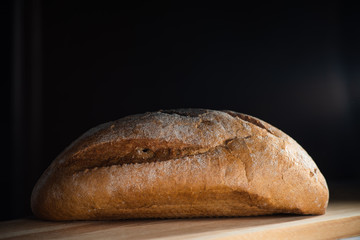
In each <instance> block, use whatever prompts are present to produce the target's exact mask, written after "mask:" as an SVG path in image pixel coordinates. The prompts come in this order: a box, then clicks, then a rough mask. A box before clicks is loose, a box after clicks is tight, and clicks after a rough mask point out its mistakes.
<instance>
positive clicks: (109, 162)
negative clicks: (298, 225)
mask: <svg viewBox="0 0 360 240" xmlns="http://www.w3.org/2000/svg"><path fill="white" fill-rule="evenodd" d="M328 197H329V193H328V188H327V185H326V181H325V179H324V177H323V176H322V174H321V173H320V171H319V169H318V168H317V166H316V164H315V163H314V162H313V160H312V159H311V157H310V156H309V155H308V154H307V153H306V152H305V150H304V149H302V148H301V146H300V145H299V144H297V143H296V142H295V141H294V140H293V139H292V138H290V137H289V136H287V135H286V134H285V133H283V132H282V131H280V130H278V129H277V128H275V127H273V126H271V125H270V124H268V123H265V122H264V121H261V120H259V119H257V118H254V117H251V116H249V115H246V114H240V113H235V112H232V111H213V110H205V109H179V110H168V111H159V112H154V113H145V114H140V115H133V116H129V117H125V118H122V119H120V120H117V121H114V122H110V123H106V124H103V125H100V126H98V127H96V128H94V129H91V130H89V131H88V132H87V133H85V134H84V135H83V136H81V137H80V138H79V139H77V140H76V141H75V142H74V143H72V144H71V145H70V146H69V147H68V148H67V149H65V150H64V152H63V153H61V154H60V155H59V156H58V157H57V158H56V159H55V160H54V162H53V163H52V164H51V165H50V167H49V168H48V169H47V170H46V171H45V173H44V174H43V176H42V177H41V178H40V179H39V181H38V183H37V184H36V186H35V187H34V190H33V194H32V199H31V200H32V201H31V206H32V209H33V212H34V214H35V215H36V216H38V217H40V218H44V219H50V220H81V219H87V220H98V219H128V218H174V217H205V216H249V215H263V214H273V213H298V214H323V213H324V212H325V209H326V207H327V203H328Z"/></svg>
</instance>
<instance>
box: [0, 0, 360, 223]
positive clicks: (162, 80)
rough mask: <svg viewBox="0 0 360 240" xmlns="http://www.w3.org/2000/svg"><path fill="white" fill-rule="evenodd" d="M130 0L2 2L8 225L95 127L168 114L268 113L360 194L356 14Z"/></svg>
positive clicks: (359, 29) (298, 6)
mask: <svg viewBox="0 0 360 240" xmlns="http://www.w3.org/2000/svg"><path fill="white" fill-rule="evenodd" d="M115 2H117V3H116V4H115ZM119 2H121V1H113V2H112V3H109V2H107V3H105V2H103V1H97V2H96V3H92V2H91V1H89V2H82V3H80V1H69V2H66V1H54V0H53V1H41V0H29V1H22V0H15V1H4V2H3V3H2V4H3V5H4V7H3V8H2V17H3V18H4V19H3V20H4V21H3V22H6V23H9V24H8V26H7V28H4V34H3V36H4V37H3V41H4V44H3V45H2V46H3V47H2V49H3V50H4V51H3V52H4V53H5V54H3V55H2V57H4V58H6V59H5V62H6V64H7V65H6V64H5V65H4V66H5V71H4V73H3V75H2V76H3V79H5V81H3V83H5V85H4V86H5V89H6V91H7V92H8V93H10V94H8V95H5V96H6V99H5V101H3V102H5V106H4V109H5V111H6V113H7V114H5V115H6V118H4V119H5V121H6V123H5V124H6V125H4V126H6V127H5V129H4V131H3V132H4V133H5V135H6V137H5V138H4V139H5V141H6V143H4V145H3V146H4V152H5V153H6V154H4V156H7V157H6V158H5V159H2V161H3V168H2V170H1V181H2V188H3V189H4V192H5V195H3V196H6V198H5V199H4V201H5V202H6V205H3V206H9V207H6V208H5V209H3V211H2V216H1V219H11V218H16V217H23V216H25V215H29V214H31V212H30V208H29V198H30V193H31V190H32V187H33V185H34V184H35V182H36V180H37V179H38V178H39V177H40V175H41V173H42V172H43V171H44V169H45V168H46V167H47V166H48V165H49V164H50V162H51V161H52V160H53V159H54V158H55V157H56V156H57V154H59V153H60V152H61V151H62V150H63V149H64V148H65V147H66V146H67V145H69V144H70V143H71V141H73V140H74V139H76V138H77V137H78V136H79V135H80V134H82V133H83V132H85V131H86V130H88V129H89V128H91V127H94V126H96V125H97V124H100V123H103V122H106V121H110V120H115V119H118V118H121V117H123V116H126V115H129V114H135V113H142V112H146V111H155V110H159V109H169V108H187V107H200V108H210V109H231V110H234V111H239V112H244V113H248V114H250V115H254V116H256V117H259V118H261V119H263V120H265V121H267V122H269V123H271V124H273V125H275V126H277V127H278V128H280V129H282V130H283V131H285V132H286V133H288V134H289V135H290V136H292V137H293V138H294V139H295V140H297V141H298V142H299V143H300V144H301V145H302V146H303V147H304V148H305V149H306V150H307V151H308V153H309V154H310V155H311V156H312V157H313V159H314V160H315V162H316V163H317V164H318V166H319V168H320V170H321V171H322V173H323V174H324V175H325V177H326V178H327V180H328V182H329V185H330V188H331V186H332V184H335V183H337V182H346V183H352V184H355V185H356V186H360V185H358V182H359V180H360V178H359V173H358V172H359V170H358V169H359V167H360V164H359V160H360V159H359V154H358V144H359V143H360V141H359V134H360V125H359V121H360V44H359V42H360V14H359V13H360V12H359V9H358V8H357V6H354V5H351V4H349V3H346V2H343V1H341V2H340V1H339V2H337V1H329V2H326V3H323V4H318V5H314V4H306V3H304V2H303V1H302V2H301V3H300V2H297V3H292V4H291V5H284V4H274V3H271V2H269V3H267V4H261V3H259V2H257V3H254V4H249V3H248V4H246V5H244V4H243V5H230V4H226V3H221V4H220V1H218V2H217V3H216V4H212V3H206V4H194V3H191V4H185V3H183V2H182V1H178V2H175V1H173V2H166V3H164V2H155V1H144V2H132V3H131V4H129V3H127V4H121V3H119ZM130 2H131V1H130ZM4 9H7V10H8V11H6V12H5V11H3V10H4Z"/></svg>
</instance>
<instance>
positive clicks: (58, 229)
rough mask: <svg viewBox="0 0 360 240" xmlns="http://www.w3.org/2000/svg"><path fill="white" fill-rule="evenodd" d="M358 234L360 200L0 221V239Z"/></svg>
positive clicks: (216, 237)
mask: <svg viewBox="0 0 360 240" xmlns="http://www.w3.org/2000/svg"><path fill="white" fill-rule="evenodd" d="M356 235H360V201H357V202H335V203H331V202H330V205H329V208H328V210H327V212H326V214H325V215H322V216H297V215H275V216H263V217H240V218H203V219H201V218H200V219H167V220H131V221H75V222H49V221H42V220H37V219H19V220H14V221H7V222H1V223H0V239H80V240H81V239H203V240H208V239H263V238H266V239H337V238H343V237H351V236H356Z"/></svg>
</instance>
